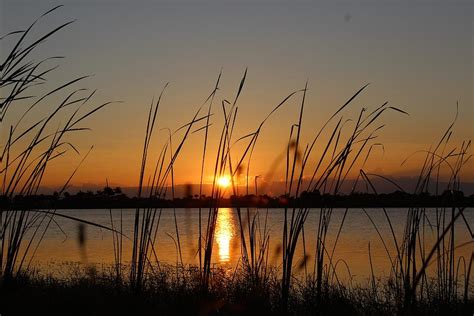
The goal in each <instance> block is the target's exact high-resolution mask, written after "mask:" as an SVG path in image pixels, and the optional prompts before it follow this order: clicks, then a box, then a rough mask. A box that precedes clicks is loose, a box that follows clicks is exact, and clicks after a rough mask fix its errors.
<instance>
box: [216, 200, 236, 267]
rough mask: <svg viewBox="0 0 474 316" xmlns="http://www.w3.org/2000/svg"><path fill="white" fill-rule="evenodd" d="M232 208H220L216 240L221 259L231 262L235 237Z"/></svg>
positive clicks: (221, 260)
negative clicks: (232, 243) (232, 244)
mask: <svg viewBox="0 0 474 316" xmlns="http://www.w3.org/2000/svg"><path fill="white" fill-rule="evenodd" d="M232 217H233V215H232V209H230V208H220V209H219V212H218V215H217V221H216V242H217V246H218V250H219V261H220V262H229V261H230V257H231V255H232V253H231V252H232V251H231V241H232V239H233V238H234V231H233V218H232Z"/></svg>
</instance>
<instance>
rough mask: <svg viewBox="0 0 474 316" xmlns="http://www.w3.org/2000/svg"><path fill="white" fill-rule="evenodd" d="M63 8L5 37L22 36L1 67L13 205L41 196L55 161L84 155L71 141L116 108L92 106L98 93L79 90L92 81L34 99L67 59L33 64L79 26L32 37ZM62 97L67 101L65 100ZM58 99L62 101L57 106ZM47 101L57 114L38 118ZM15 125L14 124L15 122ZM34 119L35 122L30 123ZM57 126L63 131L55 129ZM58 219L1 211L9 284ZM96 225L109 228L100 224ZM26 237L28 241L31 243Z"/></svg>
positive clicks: (51, 213) (7, 186) (5, 157)
mask: <svg viewBox="0 0 474 316" xmlns="http://www.w3.org/2000/svg"><path fill="white" fill-rule="evenodd" d="M60 7H61V6H57V7H55V8H53V9H51V10H49V11H48V12H46V13H45V14H43V15H42V16H40V17H39V18H38V19H37V20H36V21H34V22H33V23H32V24H31V25H30V26H29V27H28V28H27V29H26V30H24V31H16V32H11V33H9V34H7V35H5V36H4V37H2V38H1V41H2V42H3V41H5V40H7V39H10V38H12V37H17V39H16V41H15V42H14V44H13V45H12V47H11V48H10V49H9V50H8V54H6V57H5V59H4V60H2V61H1V64H0V71H1V74H0V89H1V91H2V98H1V99H0V100H1V103H0V104H1V106H0V128H2V133H5V132H7V133H8V135H7V137H6V138H3V137H2V140H5V143H3V144H1V146H2V149H1V155H0V177H1V181H0V182H1V192H0V194H1V196H2V198H3V199H6V200H10V199H12V198H13V197H14V196H24V197H28V196H31V195H36V194H37V192H38V190H39V189H40V187H41V184H42V180H43V177H44V174H45V172H46V170H47V167H48V165H49V163H50V162H51V161H52V160H55V159H59V158H61V157H63V156H65V155H66V153H68V152H69V151H73V152H75V153H77V154H80V153H79V150H78V149H77V148H76V147H75V146H74V145H73V144H72V143H71V142H70V141H69V140H68V136H69V135H70V134H75V133H79V132H82V131H87V130H89V128H87V127H83V126H81V124H82V123H83V122H85V121H86V119H87V118H89V117H90V116H92V115H93V114H94V113H96V112H97V111H99V110H101V109H103V108H104V107H106V106H107V105H108V104H110V103H111V102H107V103H104V104H101V105H98V106H97V105H95V106H91V105H89V104H90V101H91V99H92V97H93V96H94V94H95V91H92V92H90V91H87V90H86V89H83V88H75V85H76V84H77V83H79V82H82V81H83V80H84V79H86V78H87V76H85V77H79V78H76V79H73V80H70V81H67V82H65V83H63V84H61V85H59V86H57V87H54V88H52V89H51V90H49V91H47V92H44V93H42V94H40V95H38V96H35V95H34V94H33V93H34V92H35V90H34V87H35V86H39V85H44V84H46V83H47V75H49V74H50V73H52V72H53V71H54V70H55V69H56V68H57V67H58V66H48V63H49V62H50V61H52V60H55V59H59V58H62V57H50V58H46V59H43V60H41V61H39V62H37V61H34V59H32V58H33V54H34V52H35V51H36V50H38V48H39V46H40V45H44V43H46V42H47V41H48V40H49V38H50V37H52V36H53V35H54V34H55V33H57V32H59V31H60V30H62V29H64V28H66V27H67V26H68V25H70V24H71V23H73V21H69V22H66V23H63V24H61V25H59V26H57V27H55V28H54V29H53V30H51V31H48V32H46V33H45V34H43V35H40V36H39V37H38V38H30V37H31V33H32V30H33V29H34V27H35V25H36V24H37V23H38V22H39V21H40V20H41V19H42V18H44V17H46V16H48V15H50V14H52V13H53V12H55V11H56V10H57V9H59V8H60ZM61 93H64V94H65V95H66V96H65V97H62V96H61ZM3 96H5V97H3ZM53 98H56V99H59V100H60V101H57V100H56V101H55V100H53ZM46 102H49V103H50V104H55V106H54V107H53V109H52V110H50V111H49V113H48V110H46V111H44V112H45V114H42V117H38V114H36V113H35V114H36V115H34V110H35V109H36V108H38V107H40V106H42V105H43V106H44V103H46ZM12 107H15V110H17V109H18V110H17V111H18V112H19V113H20V116H19V118H18V119H17V120H16V122H15V123H14V124H12V125H10V126H9V127H7V126H5V124H6V122H7V121H6V119H8V118H9V116H8V114H9V113H10V111H9V110H10V109H11V108H12ZM11 120H12V122H13V121H14V119H13V118H12V119H11ZM28 120H29V121H32V123H27V121H28ZM58 121H59V122H58ZM64 122H65V123H64ZM23 123H25V124H23ZM53 124H57V125H58V126H57V127H53ZM91 149H92V148H91ZM89 152H90V150H89V151H88V152H87V153H86V154H85V155H84V157H83V159H82V161H81V162H80V163H79V165H78V166H77V168H76V169H75V170H74V171H73V172H72V173H71V175H70V177H69V178H68V179H66V182H65V184H64V185H63V187H62V188H60V189H59V191H58V197H59V196H61V194H62V193H63V192H64V191H65V189H66V188H67V187H68V185H69V183H70V181H71V179H72V177H73V176H74V175H75V173H76V172H77V169H78V168H79V166H80V164H82V162H83V161H84V159H85V158H86V157H87V155H88V154H89ZM55 216H63V217H67V216H65V215H61V214H57V213H56V211H55V210H43V211H41V210H12V209H8V208H7V209H0V241H1V242H0V243H1V245H0V274H1V276H2V277H3V278H4V279H6V280H7V279H11V278H13V277H15V275H17V274H18V273H20V272H25V273H26V272H27V271H28V269H29V268H30V265H31V260H32V258H33V256H34V253H35V252H36V250H37V249H38V247H39V246H40V244H41V241H42V240H43V237H44V235H45V233H46V231H47V230H48V228H49V227H50V225H55V224H56V225H57V223H56V221H55V219H54V217H55ZM71 219H72V220H78V219H75V218H71ZM78 221H80V220H78ZM90 224H91V225H96V226H98V227H103V226H102V225H97V224H94V223H90ZM103 228H106V227H103ZM106 229H108V228H106ZM26 236H28V239H26V238H25V237H26Z"/></svg>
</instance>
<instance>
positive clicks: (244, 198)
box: [0, 186, 474, 209]
mask: <svg viewBox="0 0 474 316" xmlns="http://www.w3.org/2000/svg"><path fill="white" fill-rule="evenodd" d="M213 206H221V207H275V208H278V207H416V206H418V207H438V206H439V207H446V206H458V207H459V206H465V207H468V206H469V207H472V206H474V194H472V195H470V196H465V195H464V193H463V192H462V191H452V190H446V191H444V192H443V193H442V194H439V195H431V194H430V193H422V194H416V195H415V194H410V193H406V192H402V191H395V192H392V193H384V194H377V195H376V194H370V193H360V192H355V193H352V194H348V195H342V194H340V195H332V194H321V193H320V192H319V191H314V192H307V191H303V192H302V193H301V194H300V196H299V197H298V198H296V199H295V198H292V197H288V196H285V195H280V196H269V195H267V194H264V195H258V196H257V195H254V194H250V195H239V196H231V197H229V198H223V199H219V200H215V199H211V198H210V197H208V196H206V195H201V196H199V195H197V194H195V195H191V194H189V195H187V196H185V197H181V198H174V199H158V198H155V197H151V198H137V197H129V196H127V195H126V194H124V193H123V192H122V189H121V188H120V187H115V188H111V187H108V186H106V187H104V188H103V189H102V190H98V191H96V192H93V191H85V192H84V191H79V192H77V193H76V194H71V193H69V192H64V193H63V194H62V195H61V196H59V194H58V193H57V192H54V193H53V194H50V195H47V194H39V195H30V196H21V195H17V196H14V197H13V198H11V199H10V198H7V197H5V196H0V208H4V209H6V208H8V209H60V208H79V209H81V208H85V209H87V208H135V207H213Z"/></svg>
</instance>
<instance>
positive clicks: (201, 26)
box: [0, 0, 474, 186]
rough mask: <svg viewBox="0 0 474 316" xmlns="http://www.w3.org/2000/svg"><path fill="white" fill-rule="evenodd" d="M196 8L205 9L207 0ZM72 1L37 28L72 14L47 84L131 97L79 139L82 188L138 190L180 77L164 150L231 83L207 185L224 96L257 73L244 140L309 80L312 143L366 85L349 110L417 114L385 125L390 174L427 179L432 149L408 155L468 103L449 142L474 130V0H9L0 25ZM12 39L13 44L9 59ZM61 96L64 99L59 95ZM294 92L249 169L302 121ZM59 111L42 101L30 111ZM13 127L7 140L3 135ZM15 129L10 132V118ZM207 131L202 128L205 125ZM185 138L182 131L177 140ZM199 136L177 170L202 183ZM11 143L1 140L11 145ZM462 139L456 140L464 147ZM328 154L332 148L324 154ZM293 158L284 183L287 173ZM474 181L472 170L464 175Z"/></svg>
mask: <svg viewBox="0 0 474 316" xmlns="http://www.w3.org/2000/svg"><path fill="white" fill-rule="evenodd" d="M198 2H199V3H198ZM58 4H64V5H65V6H64V7H63V8H61V9H60V10H58V11H56V12H55V13H54V14H53V15H51V16H49V17H47V18H45V19H44V20H42V21H41V23H40V24H39V25H38V28H37V30H36V32H35V34H36V35H38V34H42V33H44V32H46V31H48V30H50V29H52V28H53V27H55V26H57V25H60V24H61V23H64V22H66V21H69V20H71V19H77V21H76V22H75V23H73V24H72V25H71V26H69V27H68V28H66V29H64V30H62V31H61V32H59V33H58V34H56V35H55V36H53V37H52V38H51V39H50V40H48V42H47V43H46V44H44V45H42V46H41V47H40V48H39V49H38V51H37V52H36V54H35V58H37V59H41V58H44V57H47V56H57V55H63V56H66V57H67V58H66V59H65V60H62V61H60V62H59V63H60V65H61V67H60V68H59V69H58V70H57V71H56V72H55V73H54V75H53V76H52V77H51V82H50V85H51V86H53V85H54V84H59V83H61V82H64V81H66V80H70V79H73V78H74V77H78V76H82V75H87V74H93V75H94V76H93V77H91V78H89V79H88V80H86V81H85V82H84V83H82V85H81V87H86V88H90V89H95V88H97V89H98V90H99V91H98V95H97V97H96V99H95V101H94V102H96V103H97V104H99V103H101V102H105V101H112V100H121V101H123V103H117V104H113V105H111V106H109V107H107V108H106V109H104V110H103V111H101V112H100V113H98V114H97V115H95V116H94V117H93V118H91V119H90V120H89V121H88V123H87V126H89V127H91V128H92V131H89V132H83V133H82V134H80V136H75V137H72V138H71V139H72V140H73V141H74V143H75V144H77V147H78V148H79V149H80V150H81V154H82V156H83V155H84V154H85V153H86V152H87V150H88V148H89V147H90V146H91V145H94V149H93V151H92V152H91V154H90V156H89V157H88V158H87V160H86V161H85V163H84V164H83V166H81V169H80V171H79V172H78V174H77V175H76V177H75V178H74V184H75V185H79V186H80V185H85V186H87V185H92V184H103V183H105V179H106V178H107V179H108V181H109V182H110V183H112V184H113V185H120V186H136V185H137V183H138V173H139V167H140V159H141V151H142V146H143V136H144V133H145V123H146V117H147V111H148V109H149V105H150V102H151V100H152V98H153V97H157V96H158V95H159V93H160V91H161V90H162V88H163V86H164V85H165V84H166V83H167V82H169V83H170V85H169V87H168V89H167V90H166V91H165V94H164V98H163V103H162V105H161V108H160V111H159V116H158V129H157V133H156V134H155V140H156V141H155V142H154V143H153V144H154V146H153V153H154V154H157V153H158V152H159V150H160V149H161V145H160V144H162V143H163V142H164V141H165V140H166V137H167V134H166V132H164V131H158V130H159V129H161V128H165V127H168V128H170V129H172V130H174V129H176V128H178V127H179V126H181V125H183V124H185V123H187V122H188V121H189V120H190V119H191V118H192V116H193V114H194V112H195V111H196V109H197V107H198V106H199V105H200V104H201V103H202V102H203V101H204V99H205V98H206V97H207V96H208V95H209V93H210V92H211V90H212V89H213V87H214V83H215V81H216V78H217V76H218V74H219V72H220V70H221V69H222V84H221V89H220V90H219V92H218V94H217V98H216V103H215V110H214V111H213V112H214V113H215V115H214V116H213V117H212V123H213V125H212V126H211V128H210V133H211V136H210V148H211V151H210V152H209V154H208V157H209V159H208V162H207V164H206V174H208V177H207V179H205V181H208V182H209V181H210V177H211V175H212V166H213V161H212V159H213V158H214V157H215V151H216V146H217V142H218V137H219V135H220V130H221V128H222V111H221V107H220V102H221V100H223V99H228V100H233V98H234V96H235V93H236V91H237V88H238V86H239V83H240V80H241V77H242V75H243V73H244V71H245V69H246V67H248V75H247V80H246V82H245V86H244V89H243V92H242V96H241V99H240V101H239V115H238V121H237V127H236V131H235V133H236V137H240V136H243V135H246V134H248V133H250V132H252V131H254V130H255V129H256V128H257V126H258V124H259V123H260V121H261V120H262V119H263V118H264V117H265V116H266V114H267V113H268V112H269V111H271V110H272V108H273V107H274V106H275V105H277V104H278V103H279V102H280V101H281V100H282V99H283V98H285V97H286V96H287V95H288V94H289V93H291V92H292V91H295V90H298V89H302V88H304V85H305V82H306V80H308V94H307V99H306V108H305V116H304V119H303V123H302V125H303V135H302V144H303V145H305V144H306V143H308V142H310V141H311V140H312V138H313V137H314V135H315V133H316V132H317V131H318V130H319V128H320V127H321V126H322V124H323V123H324V122H325V121H326V119H327V118H329V117H330V115H331V114H332V113H333V112H334V111H335V110H336V109H337V108H338V107H339V106H341V105H342V104H344V102H345V101H346V100H347V99H348V98H350V97H351V96H352V95H353V94H354V93H355V92H356V91H357V90H358V89H359V88H361V87H362V86H363V85H365V84H367V83H370V85H369V87H368V88H367V89H366V90H365V91H364V93H363V94H362V95H361V96H360V97H358V98H357V99H356V100H355V102H354V103H353V104H352V105H351V107H350V108H349V109H348V111H347V113H346V114H345V117H347V118H356V117H357V113H358V112H359V111H360V109H361V107H367V108H369V109H375V108H376V107H378V106H379V105H381V104H382V103H384V102H385V101H388V102H389V105H392V106H396V107H398V108H401V109H403V110H405V111H407V112H408V113H409V114H410V116H408V117H407V116H404V115H401V114H400V113H396V112H387V113H386V114H384V116H383V117H382V118H381V122H383V123H385V124H386V127H385V129H384V130H383V131H381V132H380V133H379V135H380V139H378V140H377V141H380V142H383V144H384V146H385V152H382V151H381V150H378V151H375V152H374V156H373V159H371V162H370V164H369V165H368V166H367V170H368V171H375V172H377V173H380V174H384V175H391V176H397V177H400V176H416V173H415V170H417V169H416V167H417V166H419V163H420V160H422V158H423V157H422V156H415V158H414V159H413V160H410V162H409V163H408V164H407V165H405V166H400V163H401V162H402V161H403V160H404V159H405V158H407V157H408V156H409V155H410V154H411V153H413V152H415V151H417V150H421V149H428V148H429V147H430V145H433V144H435V143H436V142H437V141H438V140H439V138H440V137H441V136H442V134H443V133H444V131H445V129H446V128H447V127H448V126H449V124H450V123H451V121H452V119H453V118H454V116H455V112H456V102H459V114H460V115H459V119H458V122H457V125H456V128H455V134H454V135H453V140H452V143H453V145H452V147H455V146H460V143H461V142H462V140H470V139H472V138H473V136H474V127H473V124H472V122H474V104H473V86H474V85H473V77H472V76H473V73H474V66H473V40H474V26H473V21H474V5H473V2H472V1H445V2H441V1H414V3H412V2H409V1H336V2H330V1H325V2H317V1H239V2H237V1H112V0H109V1H105V0H100V1H85V0H76V1H71V0H65V1H62V2H58V1H47V0H42V1H37V0H34V1H22V0H14V1H9V0H1V1H0V33H1V34H5V33H8V32H10V31H13V30H18V29H24V28H25V27H26V26H27V25H29V24H30V23H31V22H32V21H33V20H34V19H36V18H37V17H38V16H40V15H41V14H42V13H43V12H45V11H47V10H49V9H51V8H52V7H54V6H55V5H58ZM12 43H13V42H12V41H5V43H2V47H1V54H2V57H3V55H4V54H6V53H7V51H8V49H7V47H10V45H11V44H12ZM53 100H54V99H53ZM300 102H301V95H296V96H295V97H294V98H292V99H291V100H290V102H288V103H287V104H286V105H285V106H284V107H283V108H282V109H281V111H279V112H277V113H276V115H275V116H273V117H272V118H271V120H270V121H269V122H268V124H267V125H265V127H264V129H263V131H262V135H261V139H260V140H259V142H258V144H257V147H256V152H255V155H254V159H253V169H252V171H251V174H252V175H265V174H267V173H268V171H269V170H268V169H269V167H270V165H271V163H272V162H273V161H274V159H275V157H276V156H278V155H279V154H280V153H281V152H282V151H283V150H284V149H285V144H286V142H287V140H288V135H289V130H290V127H291V125H292V124H295V123H297V121H298V114H299V113H298V111H299V105H300ZM46 109H51V107H50V105H48V104H45V105H44V106H43V107H42V108H41V109H38V112H37V113H36V114H33V115H41V111H46ZM18 113H20V112H19V110H18V109H15V110H12V112H11V116H9V117H7V119H6V122H7V123H8V124H4V125H2V127H1V128H2V130H1V131H0V137H2V138H3V137H6V135H7V134H8V130H9V124H10V123H9V119H10V120H13V118H14V117H16V116H15V115H17V114H18ZM7 125H8V126H7ZM201 126H202V125H201ZM179 139H180V135H176V140H175V142H176V143H178V141H179ZM202 139H203V134H202V133H196V134H193V136H192V137H191V139H190V140H189V142H188V143H186V144H185V148H184V151H183V153H182V155H181V156H180V158H179V160H178V162H177V165H176V174H175V177H176V182H178V183H197V182H198V181H199V175H200V167H199V166H200V157H201V152H202ZM1 144H3V141H2V142H1ZM455 144H456V145H455ZM318 150H321V149H318ZM82 156H78V155H76V154H74V153H73V152H71V153H68V155H67V156H66V157H65V158H63V159H62V160H61V161H59V160H58V161H57V162H54V163H52V164H51V167H50V169H49V170H48V174H47V177H46V179H45V182H44V183H45V185H48V186H59V185H61V184H62V183H64V180H65V179H67V177H68V175H69V174H70V173H71V172H72V170H73V169H74V168H75V166H76V165H77V163H78V162H79V161H80V159H81V157H82ZM283 170H284V169H283V165H281V166H280V167H279V169H278V172H277V173H276V174H275V176H274V178H273V179H262V181H280V180H281V179H282V177H283V176H284V173H283ZM463 179H464V181H468V182H473V181H474V164H473V162H472V161H471V162H470V163H469V164H467V165H466V167H465V169H464V178H463Z"/></svg>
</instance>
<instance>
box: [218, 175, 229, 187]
mask: <svg viewBox="0 0 474 316" xmlns="http://www.w3.org/2000/svg"><path fill="white" fill-rule="evenodd" d="M217 184H218V185H219V186H220V187H221V188H227V187H229V186H230V177H229V176H221V177H219V178H218V179H217Z"/></svg>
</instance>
